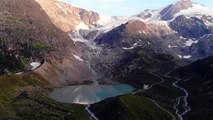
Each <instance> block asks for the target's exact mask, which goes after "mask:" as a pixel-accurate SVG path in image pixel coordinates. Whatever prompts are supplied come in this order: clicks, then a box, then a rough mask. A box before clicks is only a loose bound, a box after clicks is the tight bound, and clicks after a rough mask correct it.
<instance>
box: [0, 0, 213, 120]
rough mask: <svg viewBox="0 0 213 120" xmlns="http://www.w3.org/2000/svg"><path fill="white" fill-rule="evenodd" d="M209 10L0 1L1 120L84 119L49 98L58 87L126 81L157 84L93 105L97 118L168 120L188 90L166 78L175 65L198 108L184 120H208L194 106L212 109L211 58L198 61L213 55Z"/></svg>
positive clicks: (186, 2) (188, 5) (184, 5)
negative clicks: (112, 12)
mask: <svg viewBox="0 0 213 120" xmlns="http://www.w3.org/2000/svg"><path fill="white" fill-rule="evenodd" d="M212 11H213V10H212V8H207V7H205V6H203V5H199V4H196V3H193V2H192V1H190V0H180V1H178V2H176V3H174V4H171V5H169V6H166V7H165V8H162V9H157V10H145V11H144V12H142V13H140V14H137V15H134V16H131V17H129V18H126V17H121V16H103V15H100V14H98V13H96V12H94V11H88V10H85V9H83V8H80V7H76V6H75V5H72V4H68V3H64V2H61V1H58V0H16V1H14V0H1V1H0V59H1V61H0V75H1V76H0V114H1V115H0V119H83V120H84V119H85V120H87V119H89V117H90V116H89V115H88V114H87V112H88V110H87V109H88V107H86V109H84V107H85V106H81V105H73V104H62V103H59V102H56V101H54V100H51V99H50V98H49V97H48V95H49V93H50V92H51V91H52V90H53V89H54V88H58V87H67V86H72V85H90V84H92V83H93V82H98V83H99V84H112V83H117V82H121V83H127V84H130V85H132V86H134V87H135V88H137V89H142V88H143V85H144V84H150V85H151V84H154V85H153V86H155V87H154V88H153V89H151V90H147V91H144V92H140V91H139V93H138V94H137V95H134V94H132V95H127V96H120V97H118V98H112V99H109V100H106V101H103V102H101V103H100V104H99V103H97V104H95V105H94V106H95V107H94V108H93V106H92V110H93V111H94V113H95V114H96V113H97V115H98V116H99V117H100V118H101V117H102V118H103V119H110V118H108V117H114V116H117V115H118V116H117V117H115V118H114V119H123V118H126V119H131V116H134V119H136V120H137V119H141V118H144V119H147V118H149V117H150V116H151V117H152V118H153V119H163V118H166V119H171V117H173V115H171V114H175V111H174V110H173V104H174V103H175V102H176V101H175V99H176V98H177V97H179V96H180V95H182V94H183V93H182V92H183V91H181V90H180V89H177V88H175V87H174V86H173V85H172V83H173V82H175V79H174V78H172V79H171V78H168V77H167V76H164V75H165V74H166V73H168V72H170V71H172V70H174V69H177V68H179V69H177V70H174V72H172V73H171V75H172V76H174V77H179V78H181V79H189V80H188V81H187V80H184V81H182V82H181V85H183V86H184V88H185V87H186V88H187V89H188V90H189V93H190V94H191V95H192V96H191V97H192V98H190V101H189V102H190V106H193V107H194V108H193V109H194V110H193V111H192V113H191V114H187V118H196V115H194V114H197V116H198V117H201V118H203V116H202V115H201V114H199V112H200V113H202V114H204V113H205V112H206V111H205V110H204V108H202V109H201V110H200V111H199V109H198V107H202V106H199V105H196V104H198V103H199V102H207V103H208V104H209V105H211V103H210V102H211V89H210V87H211V77H212V76H211V64H212V63H211V60H212V59H211V58H207V59H204V60H201V61H200V62H199V61H198V62H195V63H193V62H194V61H196V60H198V59H203V58H205V57H208V56H212V55H213V52H212V51H213V42H212V39H213V15H212V13H213V12H212ZM190 63H192V64H190ZM206 63H207V64H206ZM185 65H188V66H185ZM196 65H198V67H195V66H196ZM184 66H185V67H184ZM209 66H210V67H209ZM194 69H195V70H194ZM203 71H205V72H203ZM185 73H187V74H185ZM190 75H194V76H193V77H192V78H188V76H190ZM162 79H163V81H164V82H161V81H162ZM194 79H197V81H195V82H194ZM156 82H157V84H156ZM158 83H159V84H158ZM155 84H156V85H155ZM200 84H202V85H203V86H198V85H200ZM190 85H192V86H193V87H194V88H197V89H194V88H192V87H190ZM205 88H206V89H205ZM197 90H198V91H197ZM91 92H92V91H91ZM205 92H206V93H205ZM196 93H198V96H202V95H203V94H204V95H205V97H204V98H206V100H207V101H206V100H203V99H199V98H198V97H197V96H196ZM150 98H152V99H153V100H155V101H154V102H153V101H152V100H150ZM194 100H197V101H194ZM208 100H209V101H208ZM108 101H109V102H108ZM106 103H107V104H106ZM156 103H159V104H160V106H162V107H165V108H166V111H165V110H163V111H164V112H162V111H160V110H162V109H161V107H159V105H158V104H156ZM106 105H107V107H106ZM125 105H129V106H130V107H128V106H125ZM141 106H145V108H143V107H141ZM205 107H206V108H207V110H209V111H211V110H210V107H211V106H209V107H208V106H207V104H206V105H205ZM102 108H106V110H105V109H102ZM111 108H113V110H112V111H110V112H109V114H110V116H106V115H105V114H104V113H105V112H106V111H109V110H110V109H111ZM149 108H150V109H149ZM99 110H100V111H99ZM114 110H115V112H114ZM167 110H168V111H169V112H168V111H167ZM202 110H203V111H202ZM26 111H27V112H26ZM131 111H133V112H131ZM138 111H140V112H138ZM141 112H142V113H143V112H144V113H146V115H144V116H143V114H142V115H141V114H140V113H141ZM170 112H171V113H170ZM114 113H115V114H114ZM154 114H155V115H156V116H153V115H154ZM206 115H207V116H210V117H211V115H210V114H209V112H206ZM158 116H160V117H158ZM175 117H176V116H175ZM132 119H133V118H132Z"/></svg>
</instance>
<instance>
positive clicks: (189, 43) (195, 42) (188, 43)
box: [185, 39, 198, 46]
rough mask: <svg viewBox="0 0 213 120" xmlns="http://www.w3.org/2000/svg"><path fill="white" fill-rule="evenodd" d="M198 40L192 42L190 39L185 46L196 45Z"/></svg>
mask: <svg viewBox="0 0 213 120" xmlns="http://www.w3.org/2000/svg"><path fill="white" fill-rule="evenodd" d="M197 43H198V40H196V41H193V40H192V39H189V40H188V41H186V43H185V45H186V46H192V44H197Z"/></svg>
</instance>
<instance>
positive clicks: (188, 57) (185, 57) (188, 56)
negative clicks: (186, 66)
mask: <svg viewBox="0 0 213 120" xmlns="http://www.w3.org/2000/svg"><path fill="white" fill-rule="evenodd" d="M178 57H179V58H181V59H182V58H183V59H190V58H191V57H192V56H191V55H184V56H182V55H178Z"/></svg>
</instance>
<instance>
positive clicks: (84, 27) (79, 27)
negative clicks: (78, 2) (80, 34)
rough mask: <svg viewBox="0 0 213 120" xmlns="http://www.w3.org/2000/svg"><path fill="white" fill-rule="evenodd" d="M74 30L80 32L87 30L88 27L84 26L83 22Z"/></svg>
mask: <svg viewBox="0 0 213 120" xmlns="http://www.w3.org/2000/svg"><path fill="white" fill-rule="evenodd" d="M75 29H77V30H80V29H83V30H88V29H89V27H88V26H87V25H86V24H84V23H83V22H80V23H79V24H78V25H77V26H76V27H75Z"/></svg>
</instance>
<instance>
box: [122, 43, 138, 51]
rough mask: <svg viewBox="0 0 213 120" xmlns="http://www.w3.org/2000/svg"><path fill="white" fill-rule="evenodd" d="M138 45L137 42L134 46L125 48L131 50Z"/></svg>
mask: <svg viewBox="0 0 213 120" xmlns="http://www.w3.org/2000/svg"><path fill="white" fill-rule="evenodd" d="M137 45H138V43H135V44H134V45H133V46H132V47H129V48H127V47H123V49H124V50H131V49H134V48H135V47H136V46H137Z"/></svg>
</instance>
